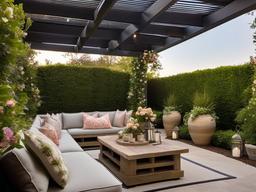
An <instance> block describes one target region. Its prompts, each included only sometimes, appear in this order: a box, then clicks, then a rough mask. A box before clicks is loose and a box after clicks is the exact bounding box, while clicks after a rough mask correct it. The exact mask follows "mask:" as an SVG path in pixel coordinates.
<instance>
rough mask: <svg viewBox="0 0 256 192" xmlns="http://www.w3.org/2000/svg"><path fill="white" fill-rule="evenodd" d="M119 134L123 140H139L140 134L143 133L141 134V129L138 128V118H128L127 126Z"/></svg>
mask: <svg viewBox="0 0 256 192" xmlns="http://www.w3.org/2000/svg"><path fill="white" fill-rule="evenodd" d="M121 136H122V138H123V139H124V140H130V141H132V140H134V141H135V140H137V141H141V136H144V135H143V129H141V128H140V125H139V123H138V120H137V119H134V118H130V119H129V120H128V122H127V128H125V129H124V130H123V131H122V133H121ZM127 138H129V139H127Z"/></svg>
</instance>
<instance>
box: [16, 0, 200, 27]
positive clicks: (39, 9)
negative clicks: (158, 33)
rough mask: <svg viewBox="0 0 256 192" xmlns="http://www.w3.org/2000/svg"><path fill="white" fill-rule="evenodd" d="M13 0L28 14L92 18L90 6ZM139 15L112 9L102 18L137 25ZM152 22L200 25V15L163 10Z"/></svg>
mask: <svg viewBox="0 0 256 192" xmlns="http://www.w3.org/2000/svg"><path fill="white" fill-rule="evenodd" d="M14 2H15V3H16V4H18V3H23V8H24V10H25V12H26V13H30V14H41V15H50V16H59V17H65V18H74V19H84V20H91V21H93V20H94V9H92V8H83V7H75V6H70V5H65V4H63V5H57V4H51V3H49V2H45V1H33V0H15V1H14ZM70 10H72V11H70ZM123 15H125V17H123ZM140 16H141V14H140V13H139V12H133V11H132V10H122V11H121V10H115V9H112V10H111V12H109V13H108V14H107V15H106V16H105V17H104V20H107V21H109V22H111V21H115V22H123V23H130V24H134V25H139V24H140V20H138V18H139V17H140ZM154 22H161V23H169V24H173V25H188V26H202V16H201V15H196V14H188V13H174V12H163V13H162V14H160V15H159V16H158V17H157V18H155V20H154Z"/></svg>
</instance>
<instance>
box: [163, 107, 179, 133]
mask: <svg viewBox="0 0 256 192" xmlns="http://www.w3.org/2000/svg"><path fill="white" fill-rule="evenodd" d="M180 121H181V114H180V113H179V112H178V111H171V112H170V113H168V114H164V115H163V124H164V129H165V132H166V137H167V138H171V137H172V130H173V129H174V128H175V127H176V126H178V125H179V124H180Z"/></svg>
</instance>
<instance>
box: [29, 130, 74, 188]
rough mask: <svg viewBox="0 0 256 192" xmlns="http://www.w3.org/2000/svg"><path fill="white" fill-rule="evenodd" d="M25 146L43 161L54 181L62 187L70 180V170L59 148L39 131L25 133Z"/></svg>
mask: <svg viewBox="0 0 256 192" xmlns="http://www.w3.org/2000/svg"><path fill="white" fill-rule="evenodd" d="M24 136H25V145H26V146H27V147H28V148H29V149H30V150H32V151H33V152H34V154H35V155H36V156H37V157H38V158H39V159H40V160H41V162H42V163H43V165H44V167H45V168H46V169H47V171H48V173H49V174H50V175H51V177H52V179H53V180H54V181H55V182H56V183H57V184H58V185H59V186H61V187H65V185H66V184H67V180H68V175H69V174H68V169H67V167H66V165H65V163H64V161H63V158H62V155H61V152H60V150H59V149H58V147H57V146H56V145H55V144H54V143H53V142H52V141H51V140H50V139H48V138H47V137H46V136H45V135H44V134H42V133H40V132H39V131H25V132H24Z"/></svg>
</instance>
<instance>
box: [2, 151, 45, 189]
mask: <svg viewBox="0 0 256 192" xmlns="http://www.w3.org/2000/svg"><path fill="white" fill-rule="evenodd" d="M0 166H1V171H3V172H4V175H5V176H6V177H7V178H8V181H9V182H10V184H12V186H13V187H14V188H15V189H16V190H18V191H22V192H31V191H37V192H46V191H47V190H48V185H49V176H48V173H47V172H46V171H45V169H44V167H43V165H42V164H41V163H40V162H39V161H38V160H37V159H36V158H35V157H34V156H33V154H31V153H30V152H29V151H27V150H26V149H25V148H23V149H16V148H15V149H13V150H12V151H10V152H8V153H7V154H5V155H4V156H3V157H2V158H1V160H0Z"/></svg>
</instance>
